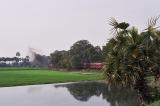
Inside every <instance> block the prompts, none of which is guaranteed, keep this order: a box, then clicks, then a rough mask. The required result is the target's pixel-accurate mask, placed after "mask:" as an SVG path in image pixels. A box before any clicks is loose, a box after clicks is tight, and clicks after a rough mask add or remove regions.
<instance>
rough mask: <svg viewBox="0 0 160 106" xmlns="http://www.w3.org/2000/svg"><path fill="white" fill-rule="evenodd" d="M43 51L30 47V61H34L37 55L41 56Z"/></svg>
mask: <svg viewBox="0 0 160 106" xmlns="http://www.w3.org/2000/svg"><path fill="white" fill-rule="evenodd" d="M40 52H41V50H38V49H35V48H32V47H29V48H28V56H29V57H30V59H29V61H31V62H32V61H34V60H35V55H36V54H40Z"/></svg>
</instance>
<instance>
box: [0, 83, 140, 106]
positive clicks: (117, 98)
mask: <svg viewBox="0 0 160 106" xmlns="http://www.w3.org/2000/svg"><path fill="white" fill-rule="evenodd" d="M0 104H1V106H139V103H138V99H137V93H136V92H135V91H133V90H129V89H127V88H116V87H113V86H107V85H106V84H105V83H102V82H80V83H67V84H47V85H32V86H18V87H3V88H0Z"/></svg>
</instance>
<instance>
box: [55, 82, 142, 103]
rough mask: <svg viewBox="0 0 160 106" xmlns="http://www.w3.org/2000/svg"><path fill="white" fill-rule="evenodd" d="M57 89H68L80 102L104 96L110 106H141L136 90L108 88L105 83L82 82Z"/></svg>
mask: <svg viewBox="0 0 160 106" xmlns="http://www.w3.org/2000/svg"><path fill="white" fill-rule="evenodd" d="M55 87H56V88H59V87H65V88H67V89H68V91H69V92H70V94H71V95H73V97H74V98H75V99H77V100H79V101H88V100H89V99H90V98H91V97H93V96H97V97H100V96H102V98H103V99H105V100H106V101H107V102H109V103H110V106H139V103H138V100H137V93H136V92H135V91H134V90H130V89H127V88H117V87H115V86H108V85H107V84H105V83H98V82H82V83H73V84H63V85H55Z"/></svg>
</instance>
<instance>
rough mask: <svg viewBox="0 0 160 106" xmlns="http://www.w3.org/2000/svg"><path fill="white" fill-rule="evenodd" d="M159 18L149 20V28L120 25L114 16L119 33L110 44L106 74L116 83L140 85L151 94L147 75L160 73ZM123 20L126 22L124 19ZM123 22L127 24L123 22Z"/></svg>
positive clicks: (114, 24) (113, 23)
mask: <svg viewBox="0 0 160 106" xmlns="http://www.w3.org/2000/svg"><path fill="white" fill-rule="evenodd" d="M157 20H158V18H152V19H151V20H149V21H148V27H147V29H145V30H143V31H142V32H139V31H138V29H137V28H135V27H132V28H129V27H128V25H129V24H126V23H125V22H123V24H124V26H125V24H126V25H127V27H125V28H124V27H122V28H121V27H120V26H118V25H119V23H118V22H117V21H116V20H115V19H112V20H111V23H110V24H111V25H112V26H113V31H114V34H115V36H114V37H113V38H112V39H110V40H109V41H108V43H107V44H106V47H105V48H106V49H105V54H106V60H105V61H106V67H105V70H104V75H105V76H106V79H107V80H108V81H109V82H111V83H114V84H119V85H129V86H130V87H136V88H137V89H139V91H140V92H141V93H143V94H144V95H143V97H144V98H148V94H146V92H148V91H147V87H146V86H147V82H146V78H147V77H149V76H154V77H155V80H157V79H158V78H159V76H160V31H159V30H158V29H157V27H155V25H156V21H157ZM121 24H122V23H121ZM122 26H123V25H122ZM144 92H145V93H144Z"/></svg>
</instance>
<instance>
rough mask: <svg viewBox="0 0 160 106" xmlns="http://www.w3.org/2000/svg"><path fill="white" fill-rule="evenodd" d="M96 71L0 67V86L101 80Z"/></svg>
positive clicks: (99, 74)
mask: <svg viewBox="0 0 160 106" xmlns="http://www.w3.org/2000/svg"><path fill="white" fill-rule="evenodd" d="M102 79H103V78H102V75H101V73H96V72H87V74H86V73H85V72H60V71H50V70H47V69H46V70H45V69H37V70H35V69H34V70H32V69H28V70H26V69H18V70H17V71H16V69H5V70H4V69H0V86H1V87H6V86H19V85H34V84H50V83H61V82H75V81H92V80H102Z"/></svg>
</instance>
